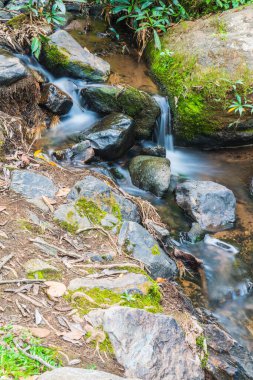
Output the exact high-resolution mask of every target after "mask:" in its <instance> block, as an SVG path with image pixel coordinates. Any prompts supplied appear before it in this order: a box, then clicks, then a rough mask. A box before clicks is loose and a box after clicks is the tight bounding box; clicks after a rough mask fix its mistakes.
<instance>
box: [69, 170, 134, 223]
mask: <svg viewBox="0 0 253 380" xmlns="http://www.w3.org/2000/svg"><path fill="white" fill-rule="evenodd" d="M82 197H83V198H85V199H89V200H92V201H93V202H95V203H97V204H98V205H99V207H100V208H101V209H102V210H104V211H106V212H109V213H111V214H114V215H118V218H119V219H122V220H133V221H140V215H139V212H138V208H137V206H136V205H135V204H134V203H133V202H131V201H130V200H129V199H126V198H125V197H124V196H123V195H121V194H118V192H116V190H114V189H113V188H112V187H111V186H109V185H108V184H107V183H105V182H104V181H102V180H100V179H98V178H96V177H93V176H87V177H85V178H84V179H83V180H81V181H78V182H77V183H76V184H75V185H74V186H73V187H72V189H71V191H70V193H69V194H68V199H69V200H72V201H74V200H77V199H79V198H82Z"/></svg>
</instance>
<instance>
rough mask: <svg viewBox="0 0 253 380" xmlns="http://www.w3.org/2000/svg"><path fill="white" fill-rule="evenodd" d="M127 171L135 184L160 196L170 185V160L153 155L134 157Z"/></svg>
mask: <svg viewBox="0 0 253 380" xmlns="http://www.w3.org/2000/svg"><path fill="white" fill-rule="evenodd" d="M129 172H130V175H131V179H132V182H133V184H134V185H135V186H137V187H140V188H141V189H143V190H147V191H150V192H151V193H153V194H155V195H157V196H158V197H160V196H162V195H163V194H164V193H165V192H166V191H168V189H169V186H170V161H169V160H168V159H167V158H162V157H153V156H137V157H134V158H133V159H132V160H131V162H130V165H129Z"/></svg>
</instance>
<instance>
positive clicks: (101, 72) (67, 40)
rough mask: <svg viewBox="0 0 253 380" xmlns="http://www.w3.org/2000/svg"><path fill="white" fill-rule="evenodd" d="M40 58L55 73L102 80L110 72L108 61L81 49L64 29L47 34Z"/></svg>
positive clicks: (97, 80) (104, 79)
mask: <svg viewBox="0 0 253 380" xmlns="http://www.w3.org/2000/svg"><path fill="white" fill-rule="evenodd" d="M41 59H42V62H43V63H44V65H45V66H46V67H47V68H48V69H49V70H51V71H52V72H53V73H55V74H56V75H67V76H71V77H74V78H79V79H88V80H91V81H95V82H103V81H106V79H107V78H108V76H109V74H110V65H109V63H107V62H105V61H104V60H103V59H101V58H99V57H97V56H95V55H94V54H92V53H90V52H89V51H88V50H87V49H83V48H82V47H81V46H80V45H79V44H78V42H76V40H75V39H74V38H73V37H71V35H70V34H69V33H68V32H66V31H65V30H57V31H56V32H55V33H53V34H52V35H51V36H49V41H48V43H47V44H46V45H45V46H44V48H43V51H42V56H41Z"/></svg>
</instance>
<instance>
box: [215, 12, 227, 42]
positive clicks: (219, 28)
mask: <svg viewBox="0 0 253 380" xmlns="http://www.w3.org/2000/svg"><path fill="white" fill-rule="evenodd" d="M211 25H212V26H213V27H214V28H215V31H216V33H217V34H218V37H220V38H222V39H225V38H226V35H227V32H228V27H227V23H226V21H225V20H224V19H222V18H220V17H219V16H216V17H215V18H213V20H212V22H211Z"/></svg>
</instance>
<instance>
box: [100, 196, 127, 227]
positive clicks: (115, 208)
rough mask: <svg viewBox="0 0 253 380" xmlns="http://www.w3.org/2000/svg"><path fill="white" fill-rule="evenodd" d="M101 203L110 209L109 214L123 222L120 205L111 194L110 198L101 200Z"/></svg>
mask: <svg viewBox="0 0 253 380" xmlns="http://www.w3.org/2000/svg"><path fill="white" fill-rule="evenodd" d="M103 202H104V203H105V204H106V205H107V206H108V207H109V208H110V213H111V214H113V215H114V216H115V217H116V218H117V219H118V220H119V221H120V222H122V221H123V218H122V214H121V209H120V205H119V204H118V202H117V201H116V199H115V197H114V195H113V194H112V193H111V195H110V197H105V198H103Z"/></svg>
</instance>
